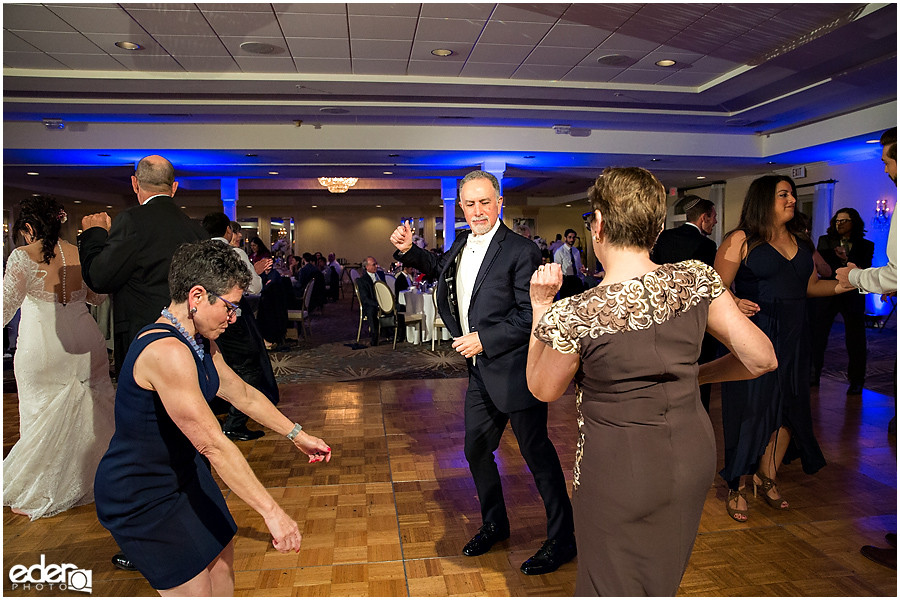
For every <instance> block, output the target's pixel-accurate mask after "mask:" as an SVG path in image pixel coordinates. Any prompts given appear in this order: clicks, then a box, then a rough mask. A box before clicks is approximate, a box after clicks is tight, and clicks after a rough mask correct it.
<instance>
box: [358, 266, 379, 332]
mask: <svg viewBox="0 0 900 600" xmlns="http://www.w3.org/2000/svg"><path fill="white" fill-rule="evenodd" d="M365 267H366V270H365V272H363V273H362V274H361V275H360V276H359V277H358V278H357V279H356V287H357V288H358V289H359V303H360V304H361V305H362V309H363V313H364V314H365V315H366V318H367V319H368V321H369V333H370V335H371V340H372V345H373V346H377V345H378V329H379V327H378V300H377V298H376V297H375V282H376V281H384V271H379V270H378V261H377V260H375V258H374V257H373V256H367V257H366V263H365Z"/></svg>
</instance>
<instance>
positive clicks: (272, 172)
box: [269, 171, 278, 175]
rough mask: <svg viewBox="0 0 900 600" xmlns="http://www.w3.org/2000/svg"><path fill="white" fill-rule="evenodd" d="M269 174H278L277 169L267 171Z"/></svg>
mask: <svg viewBox="0 0 900 600" xmlns="http://www.w3.org/2000/svg"><path fill="white" fill-rule="evenodd" d="M269 175H278V171H269Z"/></svg>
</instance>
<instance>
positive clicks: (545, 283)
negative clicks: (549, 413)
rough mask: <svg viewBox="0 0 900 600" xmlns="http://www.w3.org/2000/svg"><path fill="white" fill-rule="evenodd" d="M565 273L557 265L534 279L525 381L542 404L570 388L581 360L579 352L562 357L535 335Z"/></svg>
mask: <svg viewBox="0 0 900 600" xmlns="http://www.w3.org/2000/svg"><path fill="white" fill-rule="evenodd" d="M562 280H563V277H562V269H561V268H560V266H559V265H558V264H556V263H551V264H549V265H543V266H540V267H538V268H537V270H536V271H535V272H534V274H533V275H532V277H531V286H530V289H529V294H530V296H531V320H532V324H531V330H532V335H531V338H530V339H529V341H528V363H527V366H526V367H525V378H526V380H527V381H528V389H529V390H530V391H531V393H532V394H534V397H535V398H537V399H538V400H540V401H542V402H553V401H554V400H558V399H559V397H560V396H562V395H563V393H564V392H565V391H566V388H568V387H569V382H570V381H572V377H574V376H575V372H576V371H577V370H578V363H579V361H580V360H581V358H580V356H579V355H578V353H577V352H572V353H565V354H564V353H562V352H560V351H559V350H556V349H555V348H552V347H550V346H549V345H547V344H546V343H544V342H542V341H541V340H539V339H537V338H536V337H535V336H534V334H533V332H534V330H535V329H536V328H537V326H538V324H539V323H540V322H541V319H542V318H543V316H544V314H545V313H546V312H547V309H549V308H550V306H551V305H552V304H553V297H554V296H556V292H558V291H559V288H560V287H561V286H562Z"/></svg>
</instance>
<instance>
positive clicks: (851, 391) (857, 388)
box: [847, 383, 863, 396]
mask: <svg viewBox="0 0 900 600" xmlns="http://www.w3.org/2000/svg"><path fill="white" fill-rule="evenodd" d="M862 393H863V384H861V383H851V384H850V387H848V388H847V395H848V396H859V395H860V394H862Z"/></svg>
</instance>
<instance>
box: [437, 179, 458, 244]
mask: <svg viewBox="0 0 900 600" xmlns="http://www.w3.org/2000/svg"><path fill="white" fill-rule="evenodd" d="M457 185H458V183H457V180H456V178H455V177H441V201H443V203H444V252H446V251H447V250H449V249H450V246H452V245H453V240H455V239H456V188H457Z"/></svg>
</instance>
